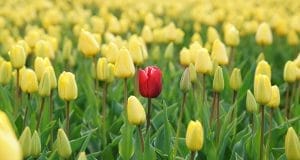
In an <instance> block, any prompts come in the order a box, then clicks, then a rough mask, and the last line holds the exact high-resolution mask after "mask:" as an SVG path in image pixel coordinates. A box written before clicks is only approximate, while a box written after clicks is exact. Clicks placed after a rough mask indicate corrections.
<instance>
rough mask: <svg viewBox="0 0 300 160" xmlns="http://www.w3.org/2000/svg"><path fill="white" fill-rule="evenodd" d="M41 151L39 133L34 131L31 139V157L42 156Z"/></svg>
mask: <svg viewBox="0 0 300 160" xmlns="http://www.w3.org/2000/svg"><path fill="white" fill-rule="evenodd" d="M41 150H42V146H41V139H40V135H39V133H38V132H37V131H34V132H33V135H32V138H31V155H32V156H33V157H35V158H36V157H38V156H39V155H40V153H41Z"/></svg>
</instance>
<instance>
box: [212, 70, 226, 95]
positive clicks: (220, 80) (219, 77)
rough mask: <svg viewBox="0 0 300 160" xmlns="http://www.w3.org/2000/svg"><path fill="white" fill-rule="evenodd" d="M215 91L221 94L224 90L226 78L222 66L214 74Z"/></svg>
mask: <svg viewBox="0 0 300 160" xmlns="http://www.w3.org/2000/svg"><path fill="white" fill-rule="evenodd" d="M213 90H214V91H215V92H221V91H223V90H224V77H223V71H222V68H221V67H220V66H218V67H217V69H216V71H215V74H214V80H213Z"/></svg>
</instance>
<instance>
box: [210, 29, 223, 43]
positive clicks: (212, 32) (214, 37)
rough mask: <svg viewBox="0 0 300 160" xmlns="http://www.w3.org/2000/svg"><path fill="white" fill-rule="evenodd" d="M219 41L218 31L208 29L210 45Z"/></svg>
mask: <svg viewBox="0 0 300 160" xmlns="http://www.w3.org/2000/svg"><path fill="white" fill-rule="evenodd" d="M217 39H220V36H219V33H218V31H217V30H216V29H215V28H214V27H208V29H207V41H208V42H209V43H210V44H212V43H214V42H215V40H217Z"/></svg>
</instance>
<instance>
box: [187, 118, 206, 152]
mask: <svg viewBox="0 0 300 160" xmlns="http://www.w3.org/2000/svg"><path fill="white" fill-rule="evenodd" d="M203 142H204V132H203V127H202V124H201V123H200V122H199V121H190V122H189V125H188V127H187V131H186V136H185V143H186V146H187V148H188V149H189V150H191V151H199V150H201V149H202V147H203Z"/></svg>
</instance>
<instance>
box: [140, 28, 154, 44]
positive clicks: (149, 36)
mask: <svg viewBox="0 0 300 160" xmlns="http://www.w3.org/2000/svg"><path fill="white" fill-rule="evenodd" d="M141 34H142V35H141V36H142V38H143V39H144V41H145V42H146V43H151V42H152V41H153V33H152V30H151V28H150V27H149V26H147V25H145V26H144V27H143V30H142V33H141Z"/></svg>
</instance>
